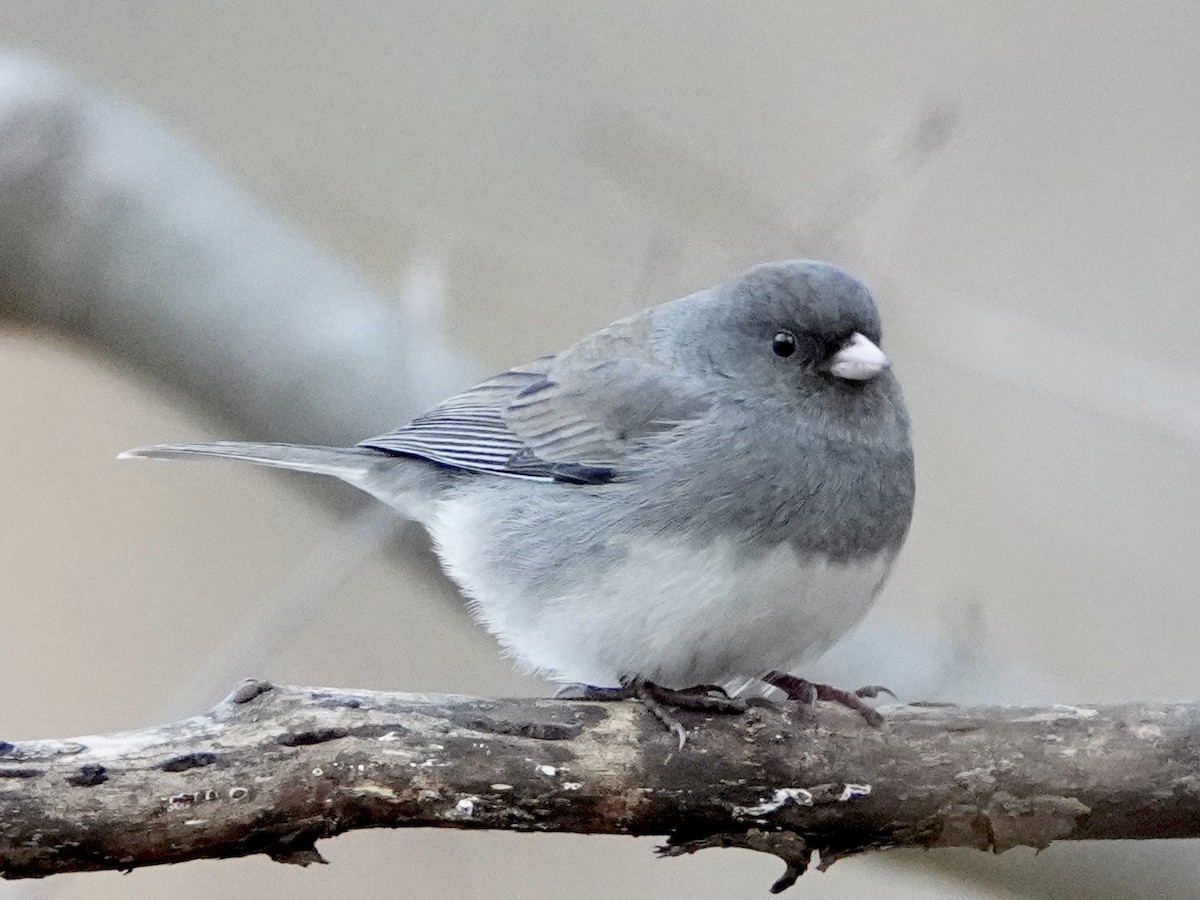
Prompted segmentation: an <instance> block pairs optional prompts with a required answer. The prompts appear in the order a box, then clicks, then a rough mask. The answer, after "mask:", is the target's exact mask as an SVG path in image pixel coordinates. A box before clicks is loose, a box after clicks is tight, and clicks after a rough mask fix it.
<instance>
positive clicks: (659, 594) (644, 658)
mask: <svg viewBox="0 0 1200 900" xmlns="http://www.w3.org/2000/svg"><path fill="white" fill-rule="evenodd" d="M470 506H471V504H462V503H454V502H451V503H446V504H444V505H443V506H442V508H441V509H440V510H439V511H438V513H437V514H436V515H435V516H433V517H432V519H433V520H432V521H431V522H430V523H429V528H430V533H431V534H432V536H433V538H434V542H435V544H436V546H437V548H438V553H439V555H440V556H441V558H442V562H443V564H444V565H445V567H446V570H447V572H448V573H449V574H450V576H451V577H452V578H454V580H455V581H456V582H457V583H458V584H459V585H460V586H461V587H462V589H463V591H464V592H465V593H466V595H467V597H468V598H469V599H470V600H471V601H472V608H473V611H474V612H475V614H476V615H477V616H478V618H479V619H480V621H481V622H482V623H483V624H484V626H485V627H487V629H488V630H489V631H491V632H492V633H493V634H494V635H495V636H496V637H497V638H498V640H499V641H500V642H501V644H502V645H503V646H504V647H505V649H506V650H507V651H509V652H510V653H511V654H512V655H513V656H515V657H516V658H517V659H518V660H519V661H520V662H521V663H523V664H524V665H525V666H527V667H528V668H530V669H532V670H536V671H539V672H541V673H542V674H545V675H546V676H548V677H550V678H552V679H555V680H559V681H570V682H581V683H584V684H591V685H597V686H615V685H616V684H618V682H619V679H620V678H621V676H623V675H639V676H641V677H644V678H647V679H649V680H651V681H654V682H657V683H660V684H663V685H666V686H668V687H679V688H682V687H688V686H691V685H695V684H709V683H715V684H722V683H728V682H731V681H736V680H739V679H749V678H753V677H755V676H756V675H760V674H762V673H763V672H765V671H768V670H771V669H781V670H785V671H786V670H790V669H793V668H794V667H795V666H797V665H800V664H802V663H804V662H806V661H808V660H811V659H813V658H815V657H816V656H817V655H819V654H820V653H822V652H824V651H825V650H826V649H828V648H829V647H830V646H831V645H832V644H833V643H834V642H835V641H836V640H837V639H838V638H840V637H841V636H842V635H843V634H845V633H846V632H847V631H849V630H850V629H851V628H852V627H853V626H854V625H855V624H857V623H858V621H859V620H860V619H861V618H862V616H863V615H864V614H865V613H866V611H867V609H869V607H870V605H871V603H872V602H873V601H874V599H875V597H876V595H877V594H878V592H879V589H880V587H881V586H882V584H883V581H884V578H885V577H886V576H887V572H888V569H889V568H890V566H891V562H892V558H893V554H882V555H880V556H879V557H877V558H873V559H870V560H860V561H857V562H852V563H848V564H843V563H834V562H830V561H828V560H826V559H801V558H800V557H799V556H798V555H797V554H796V553H795V552H794V551H793V550H792V549H791V547H790V546H787V545H781V546H779V547H776V548H774V549H773V550H771V551H769V552H766V553H760V554H752V553H750V552H748V551H747V550H746V549H745V548H744V547H743V546H741V545H740V544H738V543H737V542H735V541H734V540H733V539H721V540H718V541H716V542H714V543H713V544H711V545H710V546H709V547H707V548H706V549H704V550H697V548H696V547H695V546H694V544H691V543H689V542H687V541H684V540H682V539H677V538H666V539H664V538H662V537H647V538H644V539H642V540H639V539H638V538H637V537H636V536H631V537H630V541H629V547H628V552H627V553H626V554H625V555H623V556H621V557H620V558H619V562H615V563H614V564H612V565H609V566H606V567H603V568H592V569H588V568H587V567H586V565H587V564H586V563H585V562H583V561H581V562H580V566H579V568H578V569H577V570H576V571H573V572H571V573H564V576H565V577H563V578H560V579H554V580H553V583H555V584H557V585H559V586H558V587H557V588H556V589H550V590H536V589H533V588H532V587H531V586H530V585H521V584H519V583H517V582H516V581H514V580H512V579H511V578H510V577H509V573H506V572H501V571H496V570H495V567H494V566H493V565H492V564H491V563H490V562H489V554H488V552H487V548H488V546H489V544H490V540H491V539H492V537H493V535H491V534H490V527H489V526H490V523H489V522H487V521H485V520H484V518H483V516H482V515H481V514H480V513H479V512H478V511H477V510H476V509H471V508H469V507H470ZM563 585H566V586H565V587H563Z"/></svg>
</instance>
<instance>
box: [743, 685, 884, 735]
mask: <svg viewBox="0 0 1200 900" xmlns="http://www.w3.org/2000/svg"><path fill="white" fill-rule="evenodd" d="M762 680H763V681H765V682H766V683H767V684H770V685H774V686H775V687H777V688H779V689H780V690H781V691H783V692H784V693H785V694H787V695H788V698H789V699H791V700H795V701H797V702H798V703H802V704H804V705H805V706H812V705H813V704H815V703H816V702H817V701H818V700H824V701H826V702H829V703H837V704H840V705H841V706H844V707H846V708H847V709H852V710H854V711H855V712H856V713H858V714H859V715H860V716H862V717H863V718H864V719H865V720H866V722H867V724H868V725H873V726H876V727H878V726H879V725H882V724H883V715H882V714H881V713H880V712H879V710H877V709H875V708H873V707H871V706H868V705H867V704H866V703H863V700H862V698H864V697H868V698H873V697H878V696H879V695H880V694H888V695H889V696H891V697H895V696H896V695H895V694H893V693H892V692H891V691H889V690H888V689H887V688H885V687H883V685H879V684H869V685H867V686H866V687H861V688H859V689H858V690H857V691H846V690H842V689H841V688H836V687H834V686H833V685H831V684H820V683H819V682H815V681H809V680H808V679H807V678H800V677H799V676H797V675H789V674H787V673H786V672H767V673H766V674H765V675H763V676H762Z"/></svg>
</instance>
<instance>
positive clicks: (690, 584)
mask: <svg viewBox="0 0 1200 900" xmlns="http://www.w3.org/2000/svg"><path fill="white" fill-rule="evenodd" d="M122 457H141V458H182V457H220V458H226V459H234V460H241V461H244V462H250V463H256V464H259V465H264V466H271V467H276V468H281V469H292V470H298V471H301V472H308V473H315V474H320V475H329V476H333V477H335V478H338V479H341V480H342V481H344V482H347V483H348V484H350V485H353V486H354V487H356V488H358V489H360V490H363V491H365V492H367V493H368V494H370V495H372V496H374V497H376V498H378V499H379V500H381V501H383V502H384V503H386V504H388V505H390V506H391V507H393V508H394V509H395V510H396V511H397V512H398V513H399V514H400V515H401V516H403V517H405V518H407V519H410V520H414V521H416V522H418V523H420V524H421V525H423V526H424V528H425V529H426V530H427V531H428V533H429V535H430V537H431V539H432V544H433V546H434V549H435V551H436V553H437V555H438V558H439V560H440V562H441V564H442V566H443V568H444V570H445V572H446V573H447V574H448V575H449V577H450V578H451V579H452V580H453V581H454V582H455V583H456V584H457V585H458V587H459V588H460V589H461V591H462V593H463V595H464V596H465V598H466V601H467V604H468V606H469V608H470V610H471V612H472V613H473V615H474V617H475V618H476V619H477V620H478V621H479V622H480V623H481V624H482V625H483V627H484V628H486V629H487V630H488V631H489V632H491V634H492V635H494V636H495V638H496V639H497V640H498V642H499V644H500V645H501V647H502V648H503V650H504V651H506V652H507V653H508V654H509V655H511V656H512V657H513V658H514V659H515V660H516V661H517V662H518V663H519V664H520V665H521V666H522V667H523V668H525V669H526V670H529V671H532V672H536V673H539V674H541V675H543V676H545V677H547V678H548V679H550V680H552V681H554V682H559V683H562V684H563V685H564V687H563V689H562V690H560V692H559V693H560V695H564V696H569V697H575V698H582V699H593V700H615V699H625V698H634V699H637V700H640V701H641V702H643V703H644V704H645V705H646V706H647V707H648V708H649V709H650V711H651V712H653V713H654V714H655V715H656V716H657V717H658V718H659V719H660V720H661V721H662V722H663V724H664V725H666V727H667V728H669V729H670V730H671V731H672V732H673V733H675V735H676V736H677V737H678V739H679V746H680V748H682V747H683V745H684V741H685V740H686V729H685V728H684V727H683V726H682V724H680V722H679V720H678V719H677V718H676V717H675V715H674V714H673V712H672V711H671V710H672V708H677V707H692V708H701V709H706V710H714V711H717V712H739V711H742V710H744V709H745V705H746V704H745V701H744V700H742V699H741V697H739V696H738V695H739V693H744V692H745V690H746V689H747V688H748V687H749V686H750V685H752V684H755V683H766V684H769V685H773V686H775V687H777V688H780V689H782V690H783V691H784V693H785V694H786V695H787V696H788V697H790V698H792V699H794V700H798V701H801V702H803V703H807V704H810V705H811V704H813V703H815V701H816V700H832V701H836V702H839V703H842V704H844V705H846V706H849V707H851V708H853V709H856V710H858V711H859V712H860V713H861V714H862V715H863V716H864V717H866V718H867V720H868V721H870V722H873V723H878V722H879V721H881V717H880V716H879V714H878V712H877V711H876V710H874V708H872V707H870V706H869V705H867V704H865V703H864V702H863V700H862V699H861V698H863V697H868V698H869V697H873V696H876V695H877V694H878V692H879V691H880V690H883V689H881V688H879V687H877V686H869V687H866V688H861V689H859V690H858V691H844V690H841V689H838V688H835V687H833V686H831V685H823V684H817V683H814V682H810V681H808V680H806V679H804V678H803V677H802V676H800V675H798V674H797V672H798V670H799V669H800V668H801V667H802V666H803V665H805V664H807V663H810V662H811V661H813V660H814V659H816V658H817V657H818V656H819V655H820V654H821V653H823V652H824V651H825V650H827V649H828V648H829V647H830V646H832V644H834V643H835V642H836V641H837V640H838V639H839V638H840V637H842V636H843V635H844V634H845V633H846V632H848V631H849V630H851V629H852V628H853V627H854V626H855V625H856V624H857V623H858V622H859V621H860V620H861V618H862V617H863V616H864V615H865V614H866V612H867V611H868V609H869V608H870V607H871V606H872V604H873V603H874V601H875V600H876V598H877V597H878V595H879V592H880V590H881V588H882V586H883V584H884V581H885V579H886V578H887V576H888V574H889V572H890V570H891V569H892V566H893V563H894V561H895V559H896V556H897V554H898V553H899V551H900V548H901V546H902V544H903V542H904V540H905V537H906V535H907V533H908V530H909V525H910V522H911V519H912V511H913V502H914V497H915V476H914V464H913V451H912V444H911V439H910V428H909V417H908V413H907V411H906V408H905V405H904V400H903V396H902V393H901V390H900V386H899V383H898V381H897V379H896V376H895V373H894V371H893V369H892V367H891V364H890V361H889V360H888V357H887V356H886V355H885V353H884V351H883V349H882V333H881V325H880V317H879V312H878V308H877V306H876V303H875V300H874V298H873V297H872V295H871V293H870V291H869V290H868V289H867V287H866V286H865V285H864V284H863V283H862V282H861V281H860V280H858V279H857V278H855V277H854V276H853V275H851V274H850V273H848V272H847V271H845V270H844V269H842V268H839V267H837V266H835V265H832V264H830V263H825V262H820V261H815V260H788V261H782V262H773V263H766V264H763V265H759V266H756V267H754V268H751V269H749V270H747V271H745V272H743V273H741V274H740V275H738V276H736V277H734V278H732V279H731V280H729V281H727V282H725V283H723V284H719V285H717V286H715V287H711V288H708V289H705V290H701V291H698V292H696V293H692V294H689V295H688V296H685V297H682V298H679V299H676V300H672V301H669V302H666V303H662V304H660V305H657V306H653V307H650V308H648V309H645V310H643V311H641V312H639V313H637V314H635V315H632V316H630V317H627V318H624V319H621V320H619V321H617V322H614V323H613V324H611V325H609V326H607V327H606V328H603V329H601V330H600V331H597V332H595V333H593V334H591V335H589V336H587V337H585V338H583V339H582V340H580V341H579V342H577V343H576V344H574V345H573V346H571V347H569V348H568V349H566V350H563V351H561V352H559V353H556V354H553V355H548V356H543V357H540V358H538V359H535V360H534V361H533V362H531V363H528V364H526V365H519V366H516V367H514V368H512V369H509V370H508V371H506V372H503V373H501V374H499V375H496V376H495V377H493V378H490V379H488V380H486V381H483V382H482V383H480V384H478V385H477V386H475V387H473V388H471V389H469V390H467V391H465V392H463V393H461V394H458V395H456V396H453V397H451V398H449V399H448V400H445V401H444V402H442V403H440V404H438V405H437V406H434V407H433V408H432V409H430V410H429V411H427V412H425V413H424V414H422V415H419V416H417V417H416V418H415V419H413V420H412V421H410V422H409V423H408V424H406V425H403V426H401V427H399V428H397V429H395V430H393V431H390V432H388V433H386V434H382V435H379V436H377V437H373V438H369V439H367V440H364V441H362V442H361V443H359V444H357V445H356V446H354V447H315V446H303V445H294V444H278V443H246V442H228V441H224V442H215V443H182V444H161V445H155V446H149V447H140V448H137V449H133V450H129V451H126V452H125V453H123V454H122Z"/></svg>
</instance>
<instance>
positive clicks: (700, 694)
mask: <svg viewBox="0 0 1200 900" xmlns="http://www.w3.org/2000/svg"><path fill="white" fill-rule="evenodd" d="M554 696H555V697H557V698H559V699H563V700H601V701H610V700H637V701H638V702H639V703H641V704H642V706H644V707H646V709H647V710H649V711H650V713H651V714H653V716H654V718H656V719H658V721H660V722H662V724H663V727H665V728H666V729H667V731H669V732H671V734H673V735H675V737H676V738H678V739H679V749H680V750H682V749H683V745H684V744H686V743H687V729H686V728H684V727H683V723H682V722H680V721H679V720H678V719H677V718H675V715H674V714H673V713H672V711H671V709H669V707H674V708H676V709H695V710H702V711H704V712H715V713H729V714H738V713H744V712H745V711H746V703H745V701H743V700H739V699H738V698H736V697H730V696H729V694H728V693H727V692H726V691H725V689H724V688H722V687H720V686H719V685H715V684H698V685H695V686H693V687H688V688H678V689H677V688H669V687H663V686H662V685H661V684H655V683H654V682H652V681H646V680H645V679H642V678H633V677H630V678H622V679H621V686H620V687H615V688H610V687H595V686H594V685H590V684H567V685H563V686H562V687H561V688H559V689H558V691H557V692H555V694H554Z"/></svg>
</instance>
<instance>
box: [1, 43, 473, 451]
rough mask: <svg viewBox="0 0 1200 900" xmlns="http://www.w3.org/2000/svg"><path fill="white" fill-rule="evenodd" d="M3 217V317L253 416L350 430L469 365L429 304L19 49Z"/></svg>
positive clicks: (230, 423)
mask: <svg viewBox="0 0 1200 900" xmlns="http://www.w3.org/2000/svg"><path fill="white" fill-rule="evenodd" d="M0 222H3V228H2V229H0V317H3V316H7V317H8V318H10V319H12V320H16V321H19V322H23V323H27V324H29V325H33V326H38V327H42V328H48V329H50V330H52V331H53V332H56V333H58V334H60V335H62V336H64V337H66V338H69V339H71V340H75V341H79V342H82V343H83V344H85V345H86V346H87V347H88V348H89V349H91V350H93V351H95V352H98V353H102V354H105V355H107V356H109V357H110V358H112V359H114V360H116V361H118V362H119V363H121V364H124V365H128V366H132V367H135V368H136V369H137V370H139V371H140V372H141V374H143V375H145V376H146V377H148V378H150V379H151V380H152V381H153V383H154V384H156V385H159V386H161V387H164V388H167V389H169V390H171V391H173V392H174V393H175V394H176V395H177V396H180V397H183V398H185V399H186V400H187V402H189V403H190V404H192V405H193V406H195V407H196V408H197V409H199V410H200V411H201V412H203V413H204V414H205V415H206V416H208V417H209V418H210V419H212V420H214V421H219V422H221V423H222V425H223V427H225V428H228V429H232V430H234V431H237V432H240V433H244V434H247V435H249V434H253V435H254V436H256V437H257V438H260V439H264V440H277V441H300V442H309V443H316V444H345V443H353V442H354V441H356V440H361V439H362V438H363V437H365V436H368V435H370V434H374V433H377V432H381V431H383V430H386V429H387V428H389V427H391V426H393V425H395V424H396V423H397V422H402V421H405V420H406V419H408V418H410V417H411V416H412V415H413V414H415V413H416V412H418V411H419V410H420V409H421V408H423V407H424V406H425V405H427V404H429V403H432V402H433V401H435V400H438V399H441V398H442V397H444V396H445V395H446V394H448V393H450V392H452V391H453V390H454V389H456V388H458V387H461V386H463V384H464V383H466V382H468V381H469V380H470V378H471V375H472V373H473V372H474V366H473V365H472V364H470V363H469V362H467V360H466V359H465V358H464V357H463V356H462V354H460V353H457V352H454V351H451V350H449V349H448V348H447V347H446V346H445V345H444V344H443V343H442V341H441V337H440V334H439V332H438V331H437V330H436V329H433V328H428V327H422V325H425V324H426V322H425V318H424V317H423V315H422V311H421V310H420V309H413V308H411V307H404V306H400V305H399V304H396V303H394V302H388V301H386V300H385V299H384V298H382V297H379V296H378V295H376V294H374V293H373V292H372V291H370V290H368V289H367V288H366V287H364V286H363V285H362V284H361V283H360V282H359V281H358V279H357V278H356V277H355V276H353V275H352V274H351V273H350V272H348V271H347V269H346V268H345V267H344V266H342V265H339V264H338V263H336V262H334V261H333V260H331V259H329V258H328V257H327V256H325V255H323V254H321V253H319V252H317V250H316V249H315V248H313V247H312V246H311V245H309V244H307V243H306V242H304V241H303V240H301V239H300V238H299V237H297V236H296V235H295V234H293V233H292V232H291V231H290V230H288V229H287V228H285V227H283V226H282V225H280V224H279V223H278V222H277V221H276V220H275V219H274V218H273V217H271V216H270V215H268V214H267V213H266V212H264V211H263V210H262V209H260V208H259V207H258V206H257V205H256V204H254V203H252V202H251V201H249V200H248V199H246V198H245V197H244V196H243V195H242V194H241V193H239V192H238V191H236V190H234V189H233V188H231V187H230V186H229V184H228V183H227V182H226V181H225V179H224V178H223V177H222V176H221V175H220V174H219V173H218V172H217V171H216V170H215V169H214V168H213V167H212V166H211V165H209V163H208V162H207V161H206V160H204V159H203V158H202V157H201V156H200V154H199V153H198V152H197V151H195V150H193V149H192V148H190V147H188V146H187V145H186V144H184V143H183V142H182V141H179V140H178V139H176V138H174V137H173V136H171V135H169V134H168V133H167V132H165V131H164V130H163V129H161V128H160V127H159V126H158V125H156V124H154V123H153V122H151V121H149V120H148V119H147V118H146V117H145V116H144V115H142V114H141V113H140V112H137V111H135V110H132V109H130V108H128V107H126V106H123V105H121V104H119V103H116V102H114V101H111V100H109V99H107V98H106V97H104V96H102V95H100V94H98V93H96V92H95V91H93V90H90V89H87V88H85V87H83V86H81V85H80V84H79V83H77V82H76V81H75V80H74V79H72V78H70V77H68V76H65V75H62V74H59V73H57V72H54V71H52V70H49V69H46V68H44V67H42V66H40V65H37V64H34V63H32V62H29V61H26V60H23V59H21V58H17V57H12V56H0ZM418 290H419V287H418Z"/></svg>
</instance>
